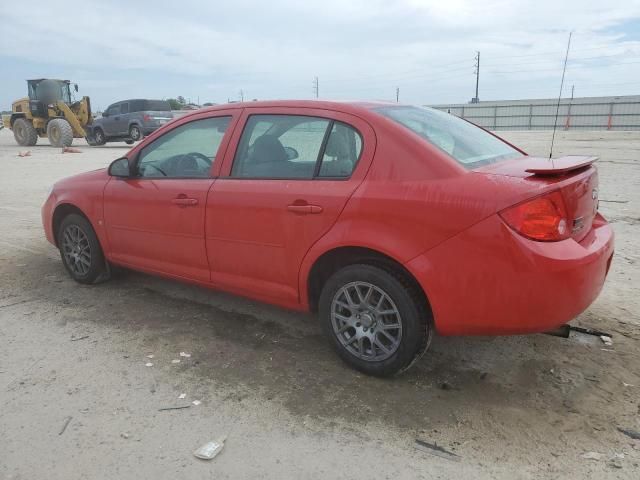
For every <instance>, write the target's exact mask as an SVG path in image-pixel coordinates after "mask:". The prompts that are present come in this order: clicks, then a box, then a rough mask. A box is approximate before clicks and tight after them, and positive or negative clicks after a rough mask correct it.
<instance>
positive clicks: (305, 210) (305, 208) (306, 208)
mask: <svg viewBox="0 0 640 480" xmlns="http://www.w3.org/2000/svg"><path fill="white" fill-rule="evenodd" d="M287 210H289V211H290V212H293V213H299V214H301V215H308V214H310V213H322V207H321V206H320V205H310V204H308V203H306V204H303V205H299V204H293V205H287Z"/></svg>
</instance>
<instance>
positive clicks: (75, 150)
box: [62, 147, 82, 153]
mask: <svg viewBox="0 0 640 480" xmlns="http://www.w3.org/2000/svg"><path fill="white" fill-rule="evenodd" d="M62 153H82V150H80V149H78V148H74V147H62Z"/></svg>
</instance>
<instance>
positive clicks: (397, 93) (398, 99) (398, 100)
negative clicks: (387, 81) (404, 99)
mask: <svg viewBox="0 0 640 480" xmlns="http://www.w3.org/2000/svg"><path fill="white" fill-rule="evenodd" d="M399 102H400V87H396V103H399Z"/></svg>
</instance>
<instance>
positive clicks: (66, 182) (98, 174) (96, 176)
mask: <svg viewBox="0 0 640 480" xmlns="http://www.w3.org/2000/svg"><path fill="white" fill-rule="evenodd" d="M108 179H109V174H108V173H107V168H106V167H105V168H98V169H97V170H91V171H89V172H83V173H79V174H77V175H72V176H71V177H66V178H63V179H62V180H59V181H58V182H56V184H55V188H56V189H57V188H73V187H80V186H82V185H89V184H92V183H95V182H106V181H107V180H108Z"/></svg>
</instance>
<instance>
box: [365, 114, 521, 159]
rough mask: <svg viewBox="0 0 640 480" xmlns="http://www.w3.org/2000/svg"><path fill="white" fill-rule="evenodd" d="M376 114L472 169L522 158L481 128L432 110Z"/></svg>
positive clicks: (511, 148)
mask: <svg viewBox="0 0 640 480" xmlns="http://www.w3.org/2000/svg"><path fill="white" fill-rule="evenodd" d="M375 111H376V112H378V113H380V114H382V115H384V116H385V117H388V118H390V119H392V120H394V121H396V122H398V123H399V124H401V125H403V126H405V127H407V128H408V129H409V130H411V131H413V132H415V133H417V134H418V135H420V136H421V137H422V138H424V139H425V140H427V141H428V142H429V143H431V144H433V145H435V146H436V147H438V148H439V149H440V150H443V151H444V152H445V153H447V154H448V155H449V156H451V157H452V158H453V159H455V160H456V161H457V162H458V163H460V164H461V165H462V166H464V167H466V168H469V169H472V168H476V167H479V166H481V165H486V164H488V163H494V162H497V161H500V160H508V159H511V158H517V157H521V156H522V153H520V152H519V151H518V150H516V149H515V148H513V147H511V146H509V145H507V144H506V143H504V142H503V141H502V140H500V139H498V138H496V137H494V136H493V135H491V134H490V133H488V132H485V131H484V130H482V129H481V128H478V127H476V126H475V125H472V124H471V123H469V122H466V121H465V120H462V119H460V118H458V117H455V116H453V115H450V114H448V113H444V112H441V111H439V110H435V109H433V108H419V107H409V106H407V107H404V106H403V107H400V106H398V107H395V106H394V107H381V108H376V109H375Z"/></svg>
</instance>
